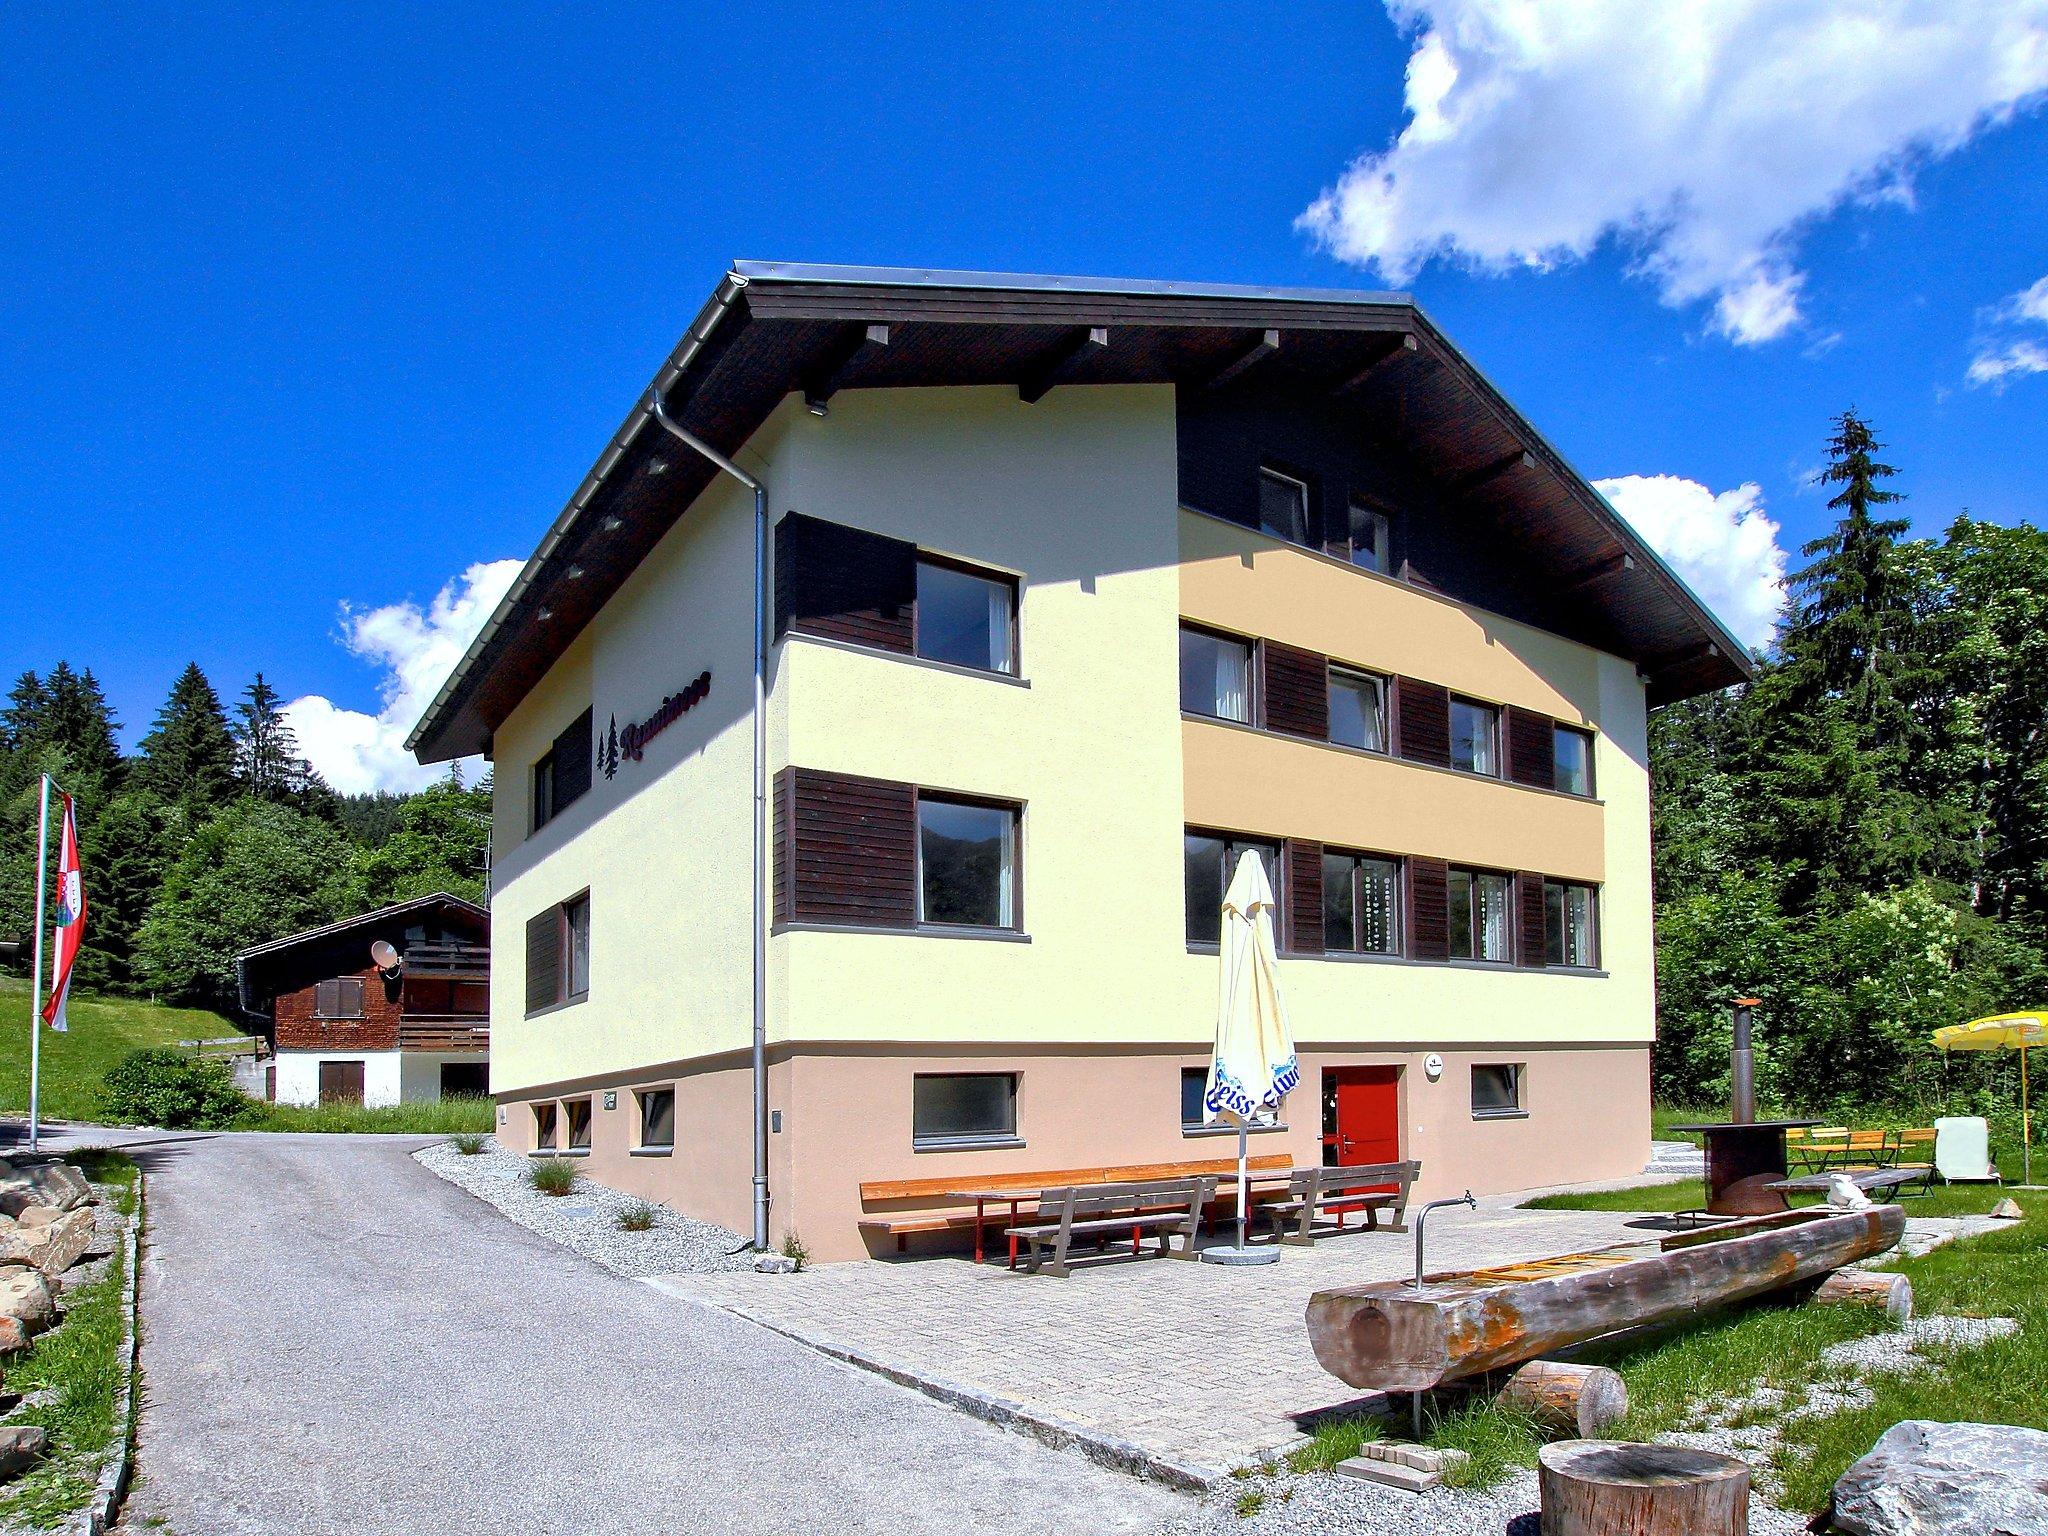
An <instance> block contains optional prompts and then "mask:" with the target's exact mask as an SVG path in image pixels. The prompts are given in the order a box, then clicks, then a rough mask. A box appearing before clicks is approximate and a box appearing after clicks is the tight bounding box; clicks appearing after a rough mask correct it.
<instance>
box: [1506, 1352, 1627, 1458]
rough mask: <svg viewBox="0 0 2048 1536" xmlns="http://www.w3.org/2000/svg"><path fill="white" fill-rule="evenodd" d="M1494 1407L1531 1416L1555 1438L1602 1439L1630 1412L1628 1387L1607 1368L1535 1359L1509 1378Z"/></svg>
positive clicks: (1616, 1374) (1617, 1375)
mask: <svg viewBox="0 0 2048 1536" xmlns="http://www.w3.org/2000/svg"><path fill="white" fill-rule="evenodd" d="M1493 1401H1494V1405H1495V1406H1496V1407H1499V1408H1506V1409H1510V1410H1513V1411H1517V1412H1521V1413H1526V1414H1527V1415H1529V1417H1530V1418H1532V1419H1534V1420H1535V1421H1536V1422H1537V1423H1538V1424H1540V1425H1542V1426H1543V1427H1544V1428H1545V1429H1547V1430H1550V1431H1551V1432H1552V1433H1553V1434H1563V1435H1573V1436H1576V1437H1577V1438H1579V1439H1581V1440H1592V1439H1597V1438H1598V1437H1599V1435H1600V1434H1601V1432H1602V1431H1604V1430H1605V1429H1606V1428H1607V1426H1608V1425H1610V1424H1612V1423H1613V1422H1614V1421H1615V1420H1616V1419H1619V1418H1620V1417H1621V1416H1622V1415H1623V1414H1625V1413H1627V1412H1628V1388H1627V1386H1626V1385H1624V1384H1623V1382H1622V1379H1621V1377H1620V1375H1619V1374H1618V1373H1616V1372H1614V1371H1610V1370H1609V1369H1608V1368H1607V1367H1606V1366H1604V1365H1566V1364H1565V1363H1564V1362H1562V1361H1559V1360H1531V1361H1530V1362H1529V1363H1528V1364H1527V1365H1525V1366H1523V1367H1522V1368H1521V1369H1520V1370H1518V1371H1516V1372H1515V1373H1514V1375H1512V1376H1510V1377H1509V1378H1508V1380H1507V1385H1506V1386H1504V1387H1502V1388H1501V1389H1500V1392H1499V1393H1498V1394H1497V1395H1496V1396H1495V1398H1494V1400H1493Z"/></svg>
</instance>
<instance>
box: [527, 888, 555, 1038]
mask: <svg viewBox="0 0 2048 1536" xmlns="http://www.w3.org/2000/svg"><path fill="white" fill-rule="evenodd" d="M561 1000H562V909H561V908H560V907H549V908H548V909H547V910H546V911H545V912H537V913H535V914H534V915H533V916H532V917H530V918H528V919H527V920H526V1011H527V1012H528V1013H533V1012H536V1011H537V1010H539V1009H542V1008H552V1007H553V1006H554V1005H555V1004H556V1003H558V1002H560V1001H561Z"/></svg>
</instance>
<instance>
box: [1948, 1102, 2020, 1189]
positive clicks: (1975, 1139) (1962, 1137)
mask: <svg viewBox="0 0 2048 1536" xmlns="http://www.w3.org/2000/svg"><path fill="white" fill-rule="evenodd" d="M1934 1169H1935V1172H1937V1173H1939V1174H1940V1175H1941V1177H1942V1181H1943V1182H1944V1183H1948V1184H2002V1183H2004V1182H2005V1181H2004V1180H2003V1179H2001V1178H2000V1177H1999V1176H1998V1169H1997V1168H1996V1167H1995V1166H1994V1165H1993V1164H1992V1161H1991V1127H1990V1125H1989V1124H1988V1123H1987V1122H1986V1121H1985V1120H1983V1119H1982V1118H1981V1117H1978V1116H1968V1115H1959V1116H1953V1117H1950V1118H1947V1119H1942V1120H1937V1121H1935V1122H1934Z"/></svg>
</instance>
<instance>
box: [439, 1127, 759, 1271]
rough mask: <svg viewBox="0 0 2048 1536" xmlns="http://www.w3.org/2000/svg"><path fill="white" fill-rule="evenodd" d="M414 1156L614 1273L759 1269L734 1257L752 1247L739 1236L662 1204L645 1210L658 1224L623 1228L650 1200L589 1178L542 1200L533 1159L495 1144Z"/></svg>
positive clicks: (448, 1144) (450, 1146)
mask: <svg viewBox="0 0 2048 1536" xmlns="http://www.w3.org/2000/svg"><path fill="white" fill-rule="evenodd" d="M413 1156H414V1158H415V1159H416V1160H417V1161H418V1162H419V1164H420V1165H421V1166H422V1167H424V1168H426V1169H427V1170H428V1171H429V1172H430V1173H436V1174H439V1175H440V1176H441V1177H442V1178H444V1179H446V1180H447V1181H448V1182H449V1183H450V1184H453V1185H455V1186H456V1187H457V1188H458V1189H463V1190H467V1191H468V1192H469V1193H470V1194H472V1195H475V1196H476V1197H477V1199H479V1200H482V1201H484V1202H485V1203H486V1204H488V1205H492V1206H495V1207H496V1208H497V1209H498V1210H499V1211H501V1212H502V1213H504V1214H505V1215H506V1216H509V1217H511V1218H512V1220H514V1221H516V1222H518V1223H519V1225H520V1226H522V1227H524V1228H526V1229H527V1230H528V1231H529V1232H538V1233H539V1234H540V1235H541V1236H542V1237H545V1238H547V1239H549V1240H550V1241H552V1242H557V1243H560V1244H562V1245H563V1246H564V1247H567V1248H573V1249H574V1250H575V1251H576V1252H578V1253H580V1254H582V1255H583V1257H585V1258H586V1259H590V1260H593V1261H594V1262H596V1263H599V1264H602V1265H603V1266H604V1267H605V1268H606V1269H609V1270H610V1271H612V1273H613V1274H618V1275H631V1276H635V1277H638V1276H642V1275H674V1274H692V1275H704V1274H712V1273H714V1272H716V1271H719V1270H742V1269H746V1270H751V1269H752V1268H753V1267H754V1260H753V1255H752V1254H751V1253H745V1254H736V1253H735V1252H734V1251H733V1250H734V1249H736V1248H739V1247H740V1246H742V1245H743V1244H744V1243H745V1242H746V1241H747V1239H745V1238H743V1237H741V1236H740V1235H739V1234H738V1233H737V1232H728V1231H727V1230H726V1229H725V1228H724V1227H719V1226H713V1225H712V1224H711V1223H710V1222H708V1221H698V1220H696V1219H695V1218H694V1217H690V1216H685V1215H683V1214H682V1213H681V1212H679V1211H671V1210H669V1209H668V1208H667V1207H665V1206H659V1205H657V1206H652V1207H647V1208H649V1209H651V1210H652V1211H653V1213H654V1225H653V1226H652V1227H649V1228H648V1229H647V1230H646V1231H645V1232H626V1231H622V1230H620V1227H619V1217H620V1215H621V1214H622V1213H624V1212H626V1211H628V1210H632V1209H635V1208H637V1207H646V1202H645V1201H643V1200H639V1199H636V1198H635V1197H633V1196H632V1195H622V1194H620V1193H619V1192H618V1191H617V1190H615V1189H607V1188H606V1187H605V1186H604V1185H602V1184H597V1183H593V1182H592V1181H591V1180H589V1179H582V1178H579V1179H578V1180H577V1181H576V1187H575V1189H573V1190H572V1191H570V1193H568V1194H566V1195H544V1194H542V1193H540V1191H538V1190H537V1189H535V1188H534V1187H533V1183H532V1181H531V1180H530V1179H528V1177H527V1175H528V1174H529V1173H530V1172H531V1171H532V1169H533V1160H532V1159H531V1158H529V1157H527V1156H525V1155H524V1154H523V1153H517V1152H502V1151H500V1150H499V1149H498V1144H497V1143H496V1142H495V1141H491V1142H487V1143H485V1149H484V1150H483V1151H481V1152H477V1153H474V1154H470V1155H464V1154H463V1153H462V1152H460V1151H458V1150H457V1149H456V1146H455V1143H453V1142H452V1141H437V1142H435V1143H434V1144H433V1145H432V1146H428V1147H422V1148H421V1149H420V1150H419V1151H418V1152H416V1153H414V1154H413Z"/></svg>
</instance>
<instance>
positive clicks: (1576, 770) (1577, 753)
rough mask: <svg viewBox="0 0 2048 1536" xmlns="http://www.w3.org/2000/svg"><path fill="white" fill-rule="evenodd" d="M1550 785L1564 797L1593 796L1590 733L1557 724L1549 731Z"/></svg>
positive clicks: (1591, 741)
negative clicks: (1553, 785) (1551, 783)
mask: <svg viewBox="0 0 2048 1536" xmlns="http://www.w3.org/2000/svg"><path fill="white" fill-rule="evenodd" d="M1550 761H1551V773H1552V782H1553V783H1554V784H1555V785H1556V787H1557V788H1558V789H1559V790H1561V791H1562V792H1563V793H1565V794H1567V795H1587V796H1590V795H1591V794H1592V793H1593V733H1592V732H1591V731H1582V730H1580V729H1578V728H1577V727H1576V726H1570V725H1560V726H1556V727H1554V728H1553V729H1552V731H1551V757H1550Z"/></svg>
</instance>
